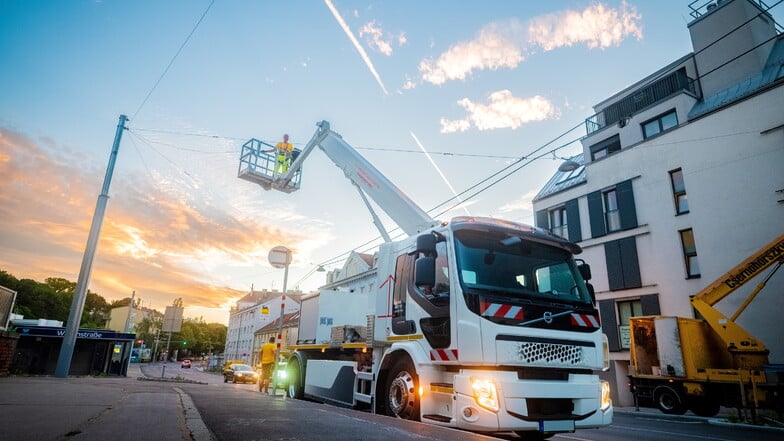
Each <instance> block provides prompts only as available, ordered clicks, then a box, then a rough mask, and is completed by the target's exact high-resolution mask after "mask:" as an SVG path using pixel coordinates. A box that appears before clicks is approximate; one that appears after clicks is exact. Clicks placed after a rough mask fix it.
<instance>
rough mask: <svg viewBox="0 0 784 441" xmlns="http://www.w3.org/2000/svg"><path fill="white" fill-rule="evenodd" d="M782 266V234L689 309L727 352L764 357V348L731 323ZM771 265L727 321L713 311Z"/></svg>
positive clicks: (694, 300) (693, 300)
mask: <svg viewBox="0 0 784 441" xmlns="http://www.w3.org/2000/svg"><path fill="white" fill-rule="evenodd" d="M782 262H784V234H783V235H781V236H779V237H777V238H776V239H774V240H773V241H772V242H770V243H769V244H767V245H765V246H764V247H762V248H760V250H759V251H757V252H756V253H754V254H752V255H751V256H750V257H749V258H747V259H746V260H744V261H743V262H741V263H740V264H738V265H737V266H736V267H735V268H732V269H731V270H729V271H727V272H726V273H725V274H723V275H722V276H721V277H719V278H718V279H716V280H715V281H714V282H713V283H711V284H710V285H708V286H707V287H705V288H704V289H703V290H702V291H700V292H698V293H697V294H695V295H694V296H693V297H692V298H691V305H692V306H693V307H694V309H695V310H696V311H697V312H699V313H700V315H702V317H703V318H705V320H706V321H707V323H708V325H709V326H710V327H711V328H712V329H713V330H714V331H716V333H717V334H718V335H719V337H720V338H721V339H722V341H724V343H725V344H726V345H727V347H728V348H729V349H730V351H731V352H735V353H738V352H751V353H762V352H765V353H767V350H766V348H765V345H764V344H763V343H762V342H760V341H758V340H757V339H755V338H754V337H753V336H751V335H750V334H749V333H748V332H747V331H745V330H744V329H743V328H741V327H740V326H738V324H736V323H735V319H736V318H737V317H738V315H739V314H740V312H741V311H742V310H743V308H745V307H746V306H747V305H748V304H749V302H751V300H752V299H753V297H754V296H756V295H757V293H758V292H759V291H760V290H761V289H762V288H763V287H764V286H765V283H766V282H767V281H768V279H770V276H771V275H772V274H773V272H775V271H776V270H777V269H778V268H779V267H780V266H781V264H782ZM774 264H776V265H777V266H776V268H774V269H773V272H771V274H769V275H768V277H766V278H765V279H764V280H763V281H762V282H761V283H760V284H759V286H757V288H756V289H755V290H754V291H753V292H752V293H751V294H749V296H748V298H747V299H746V301H745V302H744V303H743V305H741V307H740V308H739V310H738V311H737V312H736V313H735V314H734V315H733V316H732V318H731V319H728V318H727V317H725V316H724V314H722V313H721V312H719V311H718V310H717V309H716V308H714V307H713V305H715V304H716V303H718V302H719V301H721V300H722V299H723V298H725V297H727V296H728V295H730V294H732V293H733V292H734V291H735V290H737V289H738V288H740V287H741V286H743V285H744V284H745V283H746V282H748V281H749V280H751V279H753V278H754V277H755V276H757V275H758V274H760V273H761V272H762V271H763V270H765V269H767V268H768V267H770V266H772V265H774Z"/></svg>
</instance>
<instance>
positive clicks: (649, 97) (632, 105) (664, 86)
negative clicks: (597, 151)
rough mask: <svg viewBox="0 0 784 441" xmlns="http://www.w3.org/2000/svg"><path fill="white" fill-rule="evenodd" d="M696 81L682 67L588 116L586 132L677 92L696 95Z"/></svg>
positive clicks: (616, 120) (628, 115)
mask: <svg viewBox="0 0 784 441" xmlns="http://www.w3.org/2000/svg"><path fill="white" fill-rule="evenodd" d="M695 83H696V80H694V79H693V78H689V77H688V76H687V75H686V69H685V68H680V69H678V70H677V71H675V72H673V73H671V74H669V75H667V76H666V77H664V78H661V79H659V80H656V81H655V82H653V83H651V84H649V85H647V86H645V87H642V88H640V89H638V90H637V91H636V92H634V93H631V94H629V95H628V96H626V97H624V98H623V99H621V100H620V101H617V102H615V103H613V104H611V105H609V106H607V107H605V108H604V109H603V110H602V111H601V112H599V113H597V114H595V115H593V116H590V117H588V118H587V119H586V120H585V132H586V133H587V134H588V135H590V134H591V133H593V132H595V131H597V130H599V129H602V128H604V127H607V126H609V125H612V124H615V123H617V122H619V121H621V120H622V119H624V118H628V117H630V116H632V115H634V114H635V113H637V112H639V111H640V110H642V109H645V108H647V107H650V106H652V105H654V104H656V103H658V102H661V101H664V100H665V99H667V98H669V97H671V96H672V95H675V94H676V93H681V92H690V93H692V94H693V95H695V96H696V95H697V85H696V84H695Z"/></svg>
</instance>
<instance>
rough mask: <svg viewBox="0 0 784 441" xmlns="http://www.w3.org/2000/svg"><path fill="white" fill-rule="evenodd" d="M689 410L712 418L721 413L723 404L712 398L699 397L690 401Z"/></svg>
mask: <svg viewBox="0 0 784 441" xmlns="http://www.w3.org/2000/svg"><path fill="white" fill-rule="evenodd" d="M689 410H691V411H692V412H693V413H694V414H695V415H697V416H701V417H708V418H710V417H714V416H716V414H717V413H719V410H721V405H720V404H719V402H718V401H714V400H711V399H710V398H697V399H695V400H694V401H692V402H690V403H689Z"/></svg>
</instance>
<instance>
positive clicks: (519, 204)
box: [498, 191, 537, 217]
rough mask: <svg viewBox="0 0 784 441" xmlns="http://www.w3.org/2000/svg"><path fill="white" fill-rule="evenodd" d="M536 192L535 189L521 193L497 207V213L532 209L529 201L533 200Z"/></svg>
mask: <svg viewBox="0 0 784 441" xmlns="http://www.w3.org/2000/svg"><path fill="white" fill-rule="evenodd" d="M536 193H537V191H529V192H527V193H525V194H523V195H521V196H520V197H519V198H517V199H515V200H512V201H509V202H507V203H506V204H504V205H502V206H500V207H498V213H501V214H508V213H513V212H517V211H533V209H534V208H533V204H532V202H531V201H533V199H534V196H536ZM507 217H508V216H507Z"/></svg>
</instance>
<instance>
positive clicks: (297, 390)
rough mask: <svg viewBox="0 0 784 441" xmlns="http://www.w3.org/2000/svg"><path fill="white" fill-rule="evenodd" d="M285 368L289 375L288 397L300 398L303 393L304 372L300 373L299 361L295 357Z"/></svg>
mask: <svg viewBox="0 0 784 441" xmlns="http://www.w3.org/2000/svg"><path fill="white" fill-rule="evenodd" d="M287 370H288V376H289V397H290V398H296V399H298V400H301V399H302V397H303V396H304V394H305V388H304V387H303V384H302V383H303V379H304V378H305V375H303V374H304V372H302V373H300V371H301V369H300V366H299V361H297V360H296V359H293V360H291V361H290V362H289V365H288V368H287Z"/></svg>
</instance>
